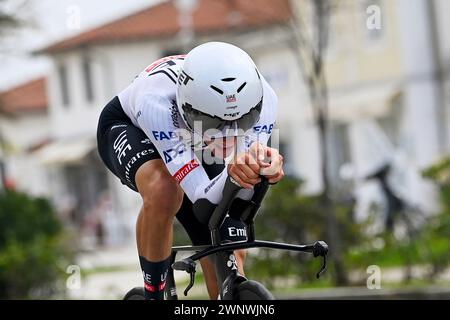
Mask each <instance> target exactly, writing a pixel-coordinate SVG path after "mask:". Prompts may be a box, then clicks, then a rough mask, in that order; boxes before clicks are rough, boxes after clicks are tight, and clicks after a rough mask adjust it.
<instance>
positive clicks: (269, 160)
mask: <svg viewBox="0 0 450 320" xmlns="http://www.w3.org/2000/svg"><path fill="white" fill-rule="evenodd" d="M263 162H264V163H266V164H268V166H263V167H262V168H261V171H260V174H261V175H263V176H265V177H266V178H267V179H268V180H269V183H277V182H278V181H280V180H281V179H283V177H284V170H283V156H282V155H281V154H280V153H279V152H278V150H277V149H274V148H269V147H266V146H264V160H263Z"/></svg>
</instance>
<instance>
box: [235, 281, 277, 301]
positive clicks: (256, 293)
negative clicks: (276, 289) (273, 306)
mask: <svg viewBox="0 0 450 320" xmlns="http://www.w3.org/2000/svg"><path fill="white" fill-rule="evenodd" d="M234 300H275V298H274V296H273V295H272V293H270V291H269V290H267V289H266V287H264V286H263V285H262V284H261V283H259V282H256V281H253V280H246V281H244V282H241V283H240V284H238V286H237V287H236V289H235V292H234Z"/></svg>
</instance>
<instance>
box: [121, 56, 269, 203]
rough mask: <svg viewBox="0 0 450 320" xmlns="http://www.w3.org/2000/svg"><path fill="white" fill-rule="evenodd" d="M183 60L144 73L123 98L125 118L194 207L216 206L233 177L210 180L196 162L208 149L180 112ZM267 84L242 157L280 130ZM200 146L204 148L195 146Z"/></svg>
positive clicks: (247, 193) (242, 143) (245, 193)
mask: <svg viewBox="0 0 450 320" xmlns="http://www.w3.org/2000/svg"><path fill="white" fill-rule="evenodd" d="M184 57H185V56H184V55H180V56H170V57H166V58H162V59H160V60H158V61H156V62H154V63H153V64H151V65H150V66H148V67H147V68H146V69H145V70H143V71H142V72H141V73H140V74H139V75H138V76H136V78H135V79H134V81H133V82H132V83H131V84H130V85H129V86H128V87H127V88H126V89H125V90H123V91H122V92H120V93H119V95H118V97H119V100H120V103H121V105H122V108H123V109H124V112H125V113H126V114H127V115H128V117H129V118H130V119H131V121H132V122H133V124H134V125H135V126H137V127H139V128H140V129H141V130H143V131H144V133H145V134H146V135H147V136H148V137H149V138H150V140H151V141H152V143H153V144H154V145H155V147H156V148H157V150H158V152H159V154H160V155H161V157H162V159H163V161H164V162H165V164H166V167H167V169H168V171H169V172H170V174H171V175H172V176H173V177H174V179H175V180H176V181H177V182H179V183H180V185H181V187H182V189H183V190H184V192H185V193H186V195H187V196H188V198H189V199H190V200H191V201H192V202H193V203H194V202H195V201H197V200H199V199H207V200H209V201H210V202H212V203H214V204H217V203H219V201H220V199H221V198H222V190H223V186H224V184H225V180H226V178H227V176H228V174H227V170H226V166H225V169H224V170H223V172H222V173H220V174H219V175H218V176H216V177H215V178H214V179H212V180H210V179H209V177H208V175H207V173H206V171H205V170H204V168H203V167H202V165H201V164H202V161H200V159H199V158H198V157H197V155H196V152H195V151H196V150H197V149H200V148H202V147H203V145H202V144H201V139H200V138H198V137H196V136H194V133H193V132H192V131H191V130H189V129H188V128H187V127H186V125H185V124H184V121H183V119H181V116H180V114H179V112H178V108H177V106H176V90H177V78H178V74H179V71H180V68H181V67H182V65H183V63H184ZM262 79H263V89H264V98H263V107H262V111H261V116H260V119H259V120H258V122H257V123H256V124H255V125H254V127H253V128H252V129H250V130H248V131H247V132H245V134H244V136H243V137H239V138H238V145H237V150H238V152H242V151H245V150H246V149H248V148H249V147H250V145H251V144H252V143H253V142H255V141H258V142H260V143H262V144H265V145H266V144H267V141H268V140H269V138H270V135H271V133H272V130H273V128H274V125H275V120H276V114H277V96H276V94H275V92H274V91H273V89H272V88H271V87H270V85H269V84H268V83H267V81H266V80H265V79H264V78H262ZM197 141H199V142H200V143H196V142H197ZM252 193H253V192H252V190H241V191H240V192H239V194H238V197H240V198H243V199H249V198H250V197H251V195H252Z"/></svg>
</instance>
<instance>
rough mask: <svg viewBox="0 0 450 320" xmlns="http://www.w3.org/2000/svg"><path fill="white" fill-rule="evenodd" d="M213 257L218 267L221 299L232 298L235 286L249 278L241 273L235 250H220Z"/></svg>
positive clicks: (217, 273)
mask: <svg viewBox="0 0 450 320" xmlns="http://www.w3.org/2000/svg"><path fill="white" fill-rule="evenodd" d="M211 257H212V259H213V261H214V265H215V268H216V275H217V285H218V288H219V297H220V299H221V300H232V299H233V296H234V289H235V286H236V285H237V284H239V283H241V282H243V281H245V280H247V279H246V278H245V277H244V276H242V275H241V274H239V271H238V266H237V261H236V257H235V255H234V253H233V251H224V252H218V253H215V254H213V255H211Z"/></svg>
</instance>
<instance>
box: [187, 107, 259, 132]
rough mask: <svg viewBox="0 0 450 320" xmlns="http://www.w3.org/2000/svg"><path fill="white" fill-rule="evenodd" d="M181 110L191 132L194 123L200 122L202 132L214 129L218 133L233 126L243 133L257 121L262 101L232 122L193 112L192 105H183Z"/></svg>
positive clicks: (196, 111)
mask: <svg viewBox="0 0 450 320" xmlns="http://www.w3.org/2000/svg"><path fill="white" fill-rule="evenodd" d="M182 108H183V111H184V116H185V120H186V123H187V124H188V125H189V127H190V129H192V130H194V122H195V121H200V122H201V123H202V131H203V132H205V131H206V130H208V129H216V130H219V131H223V130H224V129H225V128H227V127H230V128H233V127H234V126H237V127H238V128H239V129H241V130H243V131H247V130H249V129H251V128H252V127H253V126H254V125H255V124H256V122H257V121H258V120H259V116H260V115H261V109H262V99H261V101H260V102H259V103H258V104H257V105H256V106H254V107H253V108H252V109H250V111H249V112H247V113H246V114H244V115H243V116H242V117H240V118H239V119H236V120H232V121H228V120H223V119H221V118H219V117H217V116H211V115H209V114H207V113H204V112H201V111H198V110H195V109H193V108H192V105H190V104H188V103H185V104H184V105H183V106H182ZM203 132H202V134H203Z"/></svg>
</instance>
